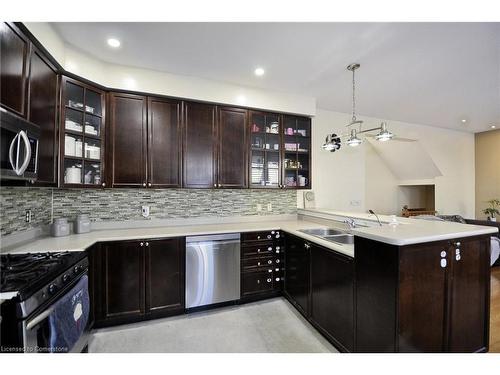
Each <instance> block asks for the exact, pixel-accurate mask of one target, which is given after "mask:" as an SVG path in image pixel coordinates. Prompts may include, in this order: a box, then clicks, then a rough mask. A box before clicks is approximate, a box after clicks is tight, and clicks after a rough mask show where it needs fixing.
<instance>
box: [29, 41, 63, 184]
mask: <svg viewBox="0 0 500 375" xmlns="http://www.w3.org/2000/svg"><path fill="white" fill-rule="evenodd" d="M58 82H59V78H58V73H57V68H56V67H55V66H54V65H53V64H52V63H51V62H50V61H49V60H48V59H47V57H45V55H43V54H42V52H41V51H39V50H38V49H37V48H36V47H34V46H32V50H31V55H30V74H29V95H28V103H29V104H28V105H29V111H28V120H29V121H31V122H33V123H35V124H37V125H38V126H40V130H41V132H40V142H39V145H38V174H37V180H36V184H37V185H41V186H56V185H57V170H58V168H57V156H58V144H59V143H58V141H57V139H58V131H57V130H58V125H57V124H58V109H59V108H58V93H59V84H58Z"/></svg>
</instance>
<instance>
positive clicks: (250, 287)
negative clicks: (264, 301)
mask: <svg viewBox="0 0 500 375" xmlns="http://www.w3.org/2000/svg"><path fill="white" fill-rule="evenodd" d="M273 289H274V276H273V272H272V269H271V272H269V270H265V271H257V272H243V273H242V274H241V295H242V296H245V295H250V294H256V293H264V292H271V291H273Z"/></svg>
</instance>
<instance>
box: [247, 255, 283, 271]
mask: <svg viewBox="0 0 500 375" xmlns="http://www.w3.org/2000/svg"><path fill="white" fill-rule="evenodd" d="M278 263H279V262H278ZM274 265H275V260H274V258H273V257H272V256H270V257H269V256H267V257H258V258H247V259H242V260H241V267H242V269H243V271H245V270H253V269H257V268H262V267H267V268H272V267H274Z"/></svg>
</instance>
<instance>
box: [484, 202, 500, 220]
mask: <svg viewBox="0 0 500 375" xmlns="http://www.w3.org/2000/svg"><path fill="white" fill-rule="evenodd" d="M488 203H489V205H490V207H488V208H485V209H484V210H483V213H484V214H485V215H488V220H490V221H497V218H496V215H500V211H499V210H498V208H500V199H492V200H490V201H488Z"/></svg>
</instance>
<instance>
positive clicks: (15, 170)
mask: <svg viewBox="0 0 500 375" xmlns="http://www.w3.org/2000/svg"><path fill="white" fill-rule="evenodd" d="M0 128H1V137H0V139H1V178H2V180H6V179H15V180H33V181H34V180H36V178H37V171H38V142H39V140H40V128H39V127H38V126H37V125H35V124H33V123H31V122H29V121H26V120H25V119H23V118H21V117H18V116H15V115H13V114H11V113H10V112H8V111H6V110H5V109H3V108H0Z"/></svg>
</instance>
